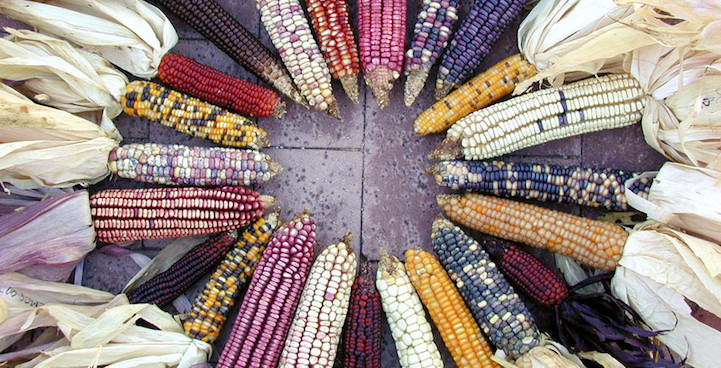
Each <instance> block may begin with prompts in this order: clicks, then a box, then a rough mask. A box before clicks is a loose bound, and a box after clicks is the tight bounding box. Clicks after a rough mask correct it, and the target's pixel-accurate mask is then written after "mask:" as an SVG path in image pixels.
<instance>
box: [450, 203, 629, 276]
mask: <svg viewBox="0 0 721 368" xmlns="http://www.w3.org/2000/svg"><path fill="white" fill-rule="evenodd" d="M436 200H437V202H438V205H439V206H440V207H441V208H442V209H443V211H444V212H445V213H446V215H447V216H448V217H449V218H450V219H451V220H453V221H455V222H457V223H459V224H461V225H463V226H468V227H469V228H471V229H474V230H477V231H481V232H484V233H486V234H489V235H493V236H496V237H499V238H504V239H508V240H511V241H516V242H520V243H525V244H528V245H530V246H533V247H536V248H541V249H548V250H550V251H553V252H556V253H559V254H562V255H565V256H569V257H572V258H573V259H575V260H576V261H578V262H581V263H584V264H587V265H589V266H591V267H596V268H599V269H602V270H605V271H611V270H613V269H615V268H616V264H617V262H618V260H619V259H620V258H621V253H622V251H623V246H624V244H625V243H626V238H628V233H627V232H626V230H624V229H623V228H622V227H620V226H617V225H614V224H611V223H609V222H603V221H596V220H591V219H587V218H583V217H579V216H574V215H569V214H566V213H563V212H558V211H553V210H549V209H546V208H543V207H538V206H534V205H530V204H525V203H521V202H515V201H511V200H508V199H501V198H496V197H489V196H484V195H480V194H476V193H466V194H465V195H463V196H460V195H439V196H438V197H437V198H436Z"/></svg>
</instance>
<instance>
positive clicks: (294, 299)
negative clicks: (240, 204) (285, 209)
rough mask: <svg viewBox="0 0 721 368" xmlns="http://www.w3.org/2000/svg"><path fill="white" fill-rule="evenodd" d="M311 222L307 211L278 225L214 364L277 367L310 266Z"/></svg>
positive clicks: (222, 367) (311, 245) (313, 234)
mask: <svg viewBox="0 0 721 368" xmlns="http://www.w3.org/2000/svg"><path fill="white" fill-rule="evenodd" d="M314 248H315V221H314V220H313V218H312V217H310V215H309V214H308V213H307V212H304V213H302V214H300V215H299V216H298V217H296V218H295V219H294V220H292V221H290V222H289V223H288V224H286V225H284V226H282V227H280V228H279V229H278V230H277V231H276V232H275V233H274V234H273V238H271V240H270V242H269V243H268V247H267V248H266V249H265V252H263V258H261V260H260V262H259V263H258V267H257V268H256V270H255V274H254V276H253V280H252V281H251V283H250V286H249V287H248V291H247V292H246V294H245V298H244V300H243V304H242V305H241V306H240V310H239V312H238V316H237V317H236V319H235V323H234V325H233V331H232V332H231V334H230V338H229V339H228V342H227V343H226V344H225V348H224V349H223V353H222V354H221V355H220V360H219V361H218V365H217V366H216V367H217V368H231V367H275V366H276V365H277V364H278V360H279V358H280V354H281V350H282V349H283V343H284V341H285V337H286V335H287V334H288V329H289V328H290V324H291V321H292V320H293V314H294V313H295V309H296V307H297V305H298V301H299V299H300V294H301V291H302V290H303V285H304V284H305V279H306V277H307V276H308V272H309V271H310V267H311V263H312V261H313V255H314V254H313V253H314Z"/></svg>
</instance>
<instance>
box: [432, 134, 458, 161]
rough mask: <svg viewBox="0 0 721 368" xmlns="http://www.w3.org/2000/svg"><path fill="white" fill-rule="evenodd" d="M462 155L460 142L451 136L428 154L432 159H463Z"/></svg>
mask: <svg viewBox="0 0 721 368" xmlns="http://www.w3.org/2000/svg"><path fill="white" fill-rule="evenodd" d="M462 157H463V154H462V152H461V145H460V142H459V141H457V140H455V139H453V138H450V137H446V138H445V139H444V140H443V142H441V143H440V144H439V145H438V147H436V149H435V150H433V152H431V154H429V155H428V158H429V159H431V160H458V159H462Z"/></svg>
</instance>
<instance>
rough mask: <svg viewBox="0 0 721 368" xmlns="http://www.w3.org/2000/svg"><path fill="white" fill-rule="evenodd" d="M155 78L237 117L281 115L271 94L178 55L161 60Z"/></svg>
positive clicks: (282, 104) (282, 109) (282, 111)
mask: <svg viewBox="0 0 721 368" xmlns="http://www.w3.org/2000/svg"><path fill="white" fill-rule="evenodd" d="M158 78H160V80H161V81H162V82H163V83H165V84H167V85H169V86H171V87H173V88H174V89H177V90H179V91H181V92H185V93H187V94H189V95H191V96H194V97H197V98H199V99H201V100H204V101H208V102H210V103H212V104H215V105H219V106H222V107H227V108H229V109H232V110H235V111H237V112H239V113H241V114H247V115H250V116H271V115H274V116H276V117H278V118H280V117H283V115H285V102H283V100H281V99H280V96H278V94H277V93H275V92H274V91H272V90H270V89H268V88H265V87H262V86H259V85H257V84H255V83H251V82H248V81H246V80H243V79H239V78H236V77H233V76H231V75H228V74H225V73H223V72H221V71H219V70H216V69H213V68H211V67H209V66H206V65H203V64H201V63H199V62H197V61H195V60H193V59H191V58H188V57H185V56H182V55H178V54H172V53H171V54H167V55H165V56H163V59H162V60H161V61H160V66H159V67H158Z"/></svg>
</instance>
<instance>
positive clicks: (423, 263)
mask: <svg viewBox="0 0 721 368" xmlns="http://www.w3.org/2000/svg"><path fill="white" fill-rule="evenodd" d="M406 268H407V269H408V276H409V277H410V279H411V282H412V283H413V287H415V289H416V291H417V292H418V295H419V296H420V297H421V300H422V301H423V304H424V305H425V306H426V309H428V314H430V315H431V319H433V323H434V324H435V325H436V327H438V331H439V332H440V333H441V337H442V338H443V342H445V343H446V347H447V348H448V350H449V351H450V353H451V355H452V356H453V360H454V361H455V362H456V365H457V366H458V367H459V368H465V367H467V368H484V367H487V368H490V367H499V365H498V364H497V363H496V362H494V361H493V360H491V357H492V356H493V350H491V347H490V346H489V345H488V342H487V341H486V338H485V337H484V336H483V333H482V332H481V328H480V327H478V324H477V323H476V321H475V320H474V319H473V316H472V315H471V312H470V311H469V310H468V307H466V304H465V303H464V302H463V298H461V294H459V293H458V289H456V285H454V284H453V281H451V279H450V278H449V277H448V274H446V271H445V270H444V269H443V267H442V266H441V264H440V263H438V260H436V258H435V257H433V256H432V255H431V254H430V253H428V252H426V251H424V250H422V249H420V248H411V249H408V250H407V251H406Z"/></svg>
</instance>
